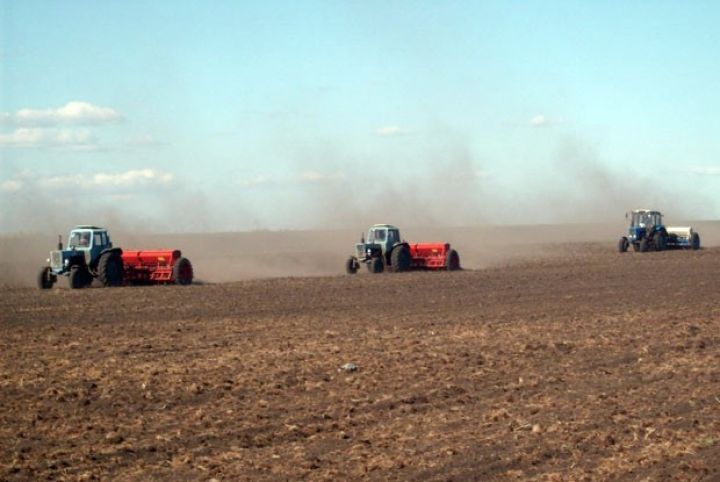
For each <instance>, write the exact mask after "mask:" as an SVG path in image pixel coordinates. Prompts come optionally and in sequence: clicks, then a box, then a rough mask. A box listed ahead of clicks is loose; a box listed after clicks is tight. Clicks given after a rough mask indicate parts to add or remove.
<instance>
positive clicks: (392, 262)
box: [345, 224, 412, 274]
mask: <svg viewBox="0 0 720 482" xmlns="http://www.w3.org/2000/svg"><path fill="white" fill-rule="evenodd" d="M360 263H364V264H365V265H366V266H367V269H368V271H369V272H371V273H382V272H383V270H384V269H385V266H387V267H392V268H393V270H394V271H407V270H409V269H410V266H411V263H412V258H411V255H410V246H409V245H408V243H406V242H405V241H402V240H401V239H400V230H399V229H398V228H397V227H395V226H392V225H390V224H376V225H374V226H372V227H371V228H370V229H369V230H368V235H367V240H366V239H365V236H362V239H361V240H360V242H359V243H358V244H356V245H355V255H354V256H351V257H350V258H349V259H348V260H347V263H346V264H345V271H346V272H347V273H348V274H355V273H356V272H357V270H358V268H359V267H360Z"/></svg>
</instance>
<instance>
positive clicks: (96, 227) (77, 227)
mask: <svg viewBox="0 0 720 482" xmlns="http://www.w3.org/2000/svg"><path fill="white" fill-rule="evenodd" d="M73 229H94V230H97V229H99V230H102V231H106V229H105V228H101V227H100V226H91V225H89V224H80V225H79V226H75V227H74V228H73Z"/></svg>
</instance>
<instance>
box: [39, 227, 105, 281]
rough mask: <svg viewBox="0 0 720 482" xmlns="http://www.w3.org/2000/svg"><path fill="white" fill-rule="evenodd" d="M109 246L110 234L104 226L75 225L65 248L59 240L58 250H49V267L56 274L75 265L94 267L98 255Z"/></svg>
mask: <svg viewBox="0 0 720 482" xmlns="http://www.w3.org/2000/svg"><path fill="white" fill-rule="evenodd" d="M111 248H112V242H111V241H110V235H109V234H108V232H107V230H106V229H105V228H100V227H97V226H77V227H76V228H74V229H73V230H72V231H70V235H69V236H68V244H67V249H63V247H62V241H60V242H59V243H58V250H57V251H51V252H50V268H51V269H52V270H53V271H54V272H55V273H56V274H62V273H64V272H66V271H67V270H68V269H69V268H70V267H72V266H75V265H85V266H90V267H92V268H94V266H95V265H96V264H97V260H98V258H99V257H100V255H101V254H102V253H103V252H105V251H106V250H108V249H111Z"/></svg>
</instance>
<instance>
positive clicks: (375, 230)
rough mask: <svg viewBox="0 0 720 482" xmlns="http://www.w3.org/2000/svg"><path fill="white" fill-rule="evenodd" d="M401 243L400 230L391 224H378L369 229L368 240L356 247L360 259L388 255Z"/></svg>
mask: <svg viewBox="0 0 720 482" xmlns="http://www.w3.org/2000/svg"><path fill="white" fill-rule="evenodd" d="M399 242H400V230H399V229H398V228H397V227H395V226H392V225H390V224H376V225H375V226H372V227H371V228H370V229H368V233H367V238H365V239H361V240H360V243H358V244H357V245H356V248H357V254H358V257H359V258H365V257H371V256H374V255H382V254H384V253H388V252H389V251H390V250H391V248H392V247H393V246H394V245H396V244H397V243H399Z"/></svg>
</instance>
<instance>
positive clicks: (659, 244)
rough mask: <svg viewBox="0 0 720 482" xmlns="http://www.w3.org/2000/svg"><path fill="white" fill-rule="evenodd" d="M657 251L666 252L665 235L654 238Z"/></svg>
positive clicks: (658, 234) (659, 234)
mask: <svg viewBox="0 0 720 482" xmlns="http://www.w3.org/2000/svg"><path fill="white" fill-rule="evenodd" d="M653 241H654V244H655V251H664V250H666V249H667V237H666V236H665V233H657V234H655V237H654V238H653Z"/></svg>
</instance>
